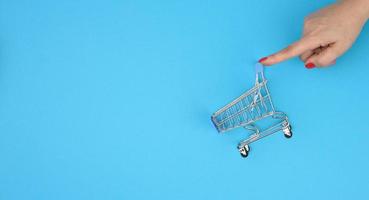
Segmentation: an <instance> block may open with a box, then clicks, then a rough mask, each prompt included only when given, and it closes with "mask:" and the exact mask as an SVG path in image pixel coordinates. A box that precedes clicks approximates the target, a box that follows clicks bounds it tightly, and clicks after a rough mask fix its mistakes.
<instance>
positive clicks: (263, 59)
mask: <svg viewBox="0 0 369 200" xmlns="http://www.w3.org/2000/svg"><path fill="white" fill-rule="evenodd" d="M266 59H268V57H264V58H261V59H260V60H259V63H261V62H264V61H266Z"/></svg>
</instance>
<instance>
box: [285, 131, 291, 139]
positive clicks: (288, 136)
mask: <svg viewBox="0 0 369 200" xmlns="http://www.w3.org/2000/svg"><path fill="white" fill-rule="evenodd" d="M283 135H284V137H286V138H287V139H288V138H291V137H292V131H291V130H290V131H288V133H284V134H283Z"/></svg>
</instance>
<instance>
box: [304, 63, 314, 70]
mask: <svg viewBox="0 0 369 200" xmlns="http://www.w3.org/2000/svg"><path fill="white" fill-rule="evenodd" d="M305 67H306V68H308V69H313V68H314V67H315V65H314V63H311V62H310V63H308V64H306V65H305Z"/></svg>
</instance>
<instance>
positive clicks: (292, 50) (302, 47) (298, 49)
mask: <svg viewBox="0 0 369 200" xmlns="http://www.w3.org/2000/svg"><path fill="white" fill-rule="evenodd" d="M318 46H319V42H318V41H316V40H313V39H311V38H310V37H304V38H302V39H301V40H299V41H297V42H295V43H293V44H292V45H290V46H288V47H287V48H285V49H283V50H281V51H279V52H277V53H275V54H273V55H271V56H268V57H266V58H263V59H261V60H260V61H261V63H262V64H263V65H274V64H277V63H279V62H282V61H284V60H287V59H289V58H292V57H295V56H298V55H300V54H302V53H304V52H306V51H308V50H312V49H315V48H316V47H318Z"/></svg>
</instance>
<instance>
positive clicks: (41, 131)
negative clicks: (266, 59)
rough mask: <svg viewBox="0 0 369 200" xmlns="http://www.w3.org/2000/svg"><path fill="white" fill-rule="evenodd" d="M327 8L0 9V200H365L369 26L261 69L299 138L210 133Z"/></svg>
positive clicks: (298, 2)
mask: <svg viewBox="0 0 369 200" xmlns="http://www.w3.org/2000/svg"><path fill="white" fill-rule="evenodd" d="M330 2H332V1H322V0H315V1H311V0H294V1H293V0H279V1H270V0H269V1H268V0H233V1H225V0H212V1H210V0H208V1H195V0H186V1H179V0H177V1H175V0H161V1H148V0H124V1H118V0H117V1H113V0H110V1H87V0H78V1H76V0H73V1H72V0H65V1H46V0H45V1H42V0H34V1H20V0H17V1H10V0H8V1H6V0H0V199H1V200H10V199H37V200H41V199H45V200H46V199H47V200H50V199H149V198H150V199H240V198H243V199H283V200H286V199H294V200H295V199H367V198H368V196H369V192H368V191H369V172H368V169H369V157H368V153H369V147H368V140H369V134H368V132H369V131H368V118H367V115H368V113H369V106H368V97H369V87H368V85H369V78H368V73H369V57H368V55H367V54H368V52H369V45H368V44H369V29H368V27H366V28H365V29H364V30H363V32H362V34H361V36H360V37H359V39H358V41H357V42H356V43H355V45H354V46H353V48H352V49H351V50H350V51H349V52H347V53H346V54H345V55H344V56H343V57H341V58H340V59H339V60H338V62H337V65H336V66H334V67H331V68H327V69H322V70H307V69H305V68H304V66H303V63H301V62H300V61H299V60H298V59H292V60H290V61H287V62H284V63H281V64H278V65H276V66H275V67H273V68H268V69H267V71H266V76H267V78H268V79H269V81H270V82H269V83H270V85H269V86H270V90H271V93H272V96H273V98H274V103H275V106H276V107H277V109H279V110H282V111H285V112H286V113H287V114H288V115H289V117H290V120H291V123H292V125H293V127H294V137H293V138H292V139H290V140H286V139H285V138H284V137H283V135H282V134H275V135H273V136H271V137H268V138H266V139H265V140H261V141H259V142H257V143H254V144H253V145H252V149H253V151H252V152H251V154H250V156H249V157H248V158H247V159H242V158H241V157H240V155H239V154H238V152H237V150H236V145H237V142H238V141H239V140H240V139H242V138H243V137H245V136H246V134H245V132H244V131H234V132H232V133H230V134H225V135H220V134H217V132H216V130H215V129H214V127H213V126H212V124H211V122H210V120H209V119H210V115H211V114H212V113H213V112H214V111H216V110H217V109H218V108H220V107H222V106H223V105H224V104H226V103H228V102H229V101H230V100H232V99H233V98H235V97H237V96H239V95H240V94H241V93H242V92H244V91H245V90H247V89H248V88H250V87H251V86H252V84H253V82H254V74H253V73H254V72H253V64H254V63H255V61H256V60H257V59H259V58H260V57H263V56H266V55H268V54H270V53H273V52H275V51H277V50H279V49H280V48H283V47H285V46H286V45H288V44H289V43H291V42H293V41H295V40H297V39H298V38H299V36H300V34H301V29H302V24H303V18H304V16H306V15H308V14H309V13H311V12H313V11H315V10H317V9H319V8H321V7H323V6H325V5H328V4H329V3H330Z"/></svg>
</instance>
